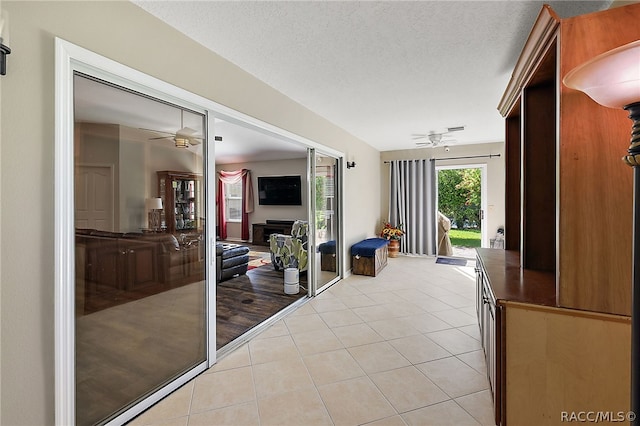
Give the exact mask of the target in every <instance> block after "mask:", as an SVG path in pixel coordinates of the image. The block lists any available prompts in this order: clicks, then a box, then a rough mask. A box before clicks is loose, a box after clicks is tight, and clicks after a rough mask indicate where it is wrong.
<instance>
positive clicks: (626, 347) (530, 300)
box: [476, 249, 631, 425]
mask: <svg viewBox="0 0 640 426" xmlns="http://www.w3.org/2000/svg"><path fill="white" fill-rule="evenodd" d="M477 251H478V257H477V268H476V274H477V275H476V284H477V301H476V303H477V305H476V306H477V311H478V323H479V324H480V336H481V342H482V346H483V349H484V353H485V359H486V362H487V377H488V379H489V383H490V385H491V392H492V396H493V401H494V414H495V422H496V425H541V424H560V423H561V413H562V412H576V413H577V412H581V411H589V410H590V408H588V407H611V408H606V409H603V410H605V411H607V412H609V411H610V412H614V413H618V412H624V413H626V412H627V411H628V409H629V401H630V396H629V390H630V381H629V380H630V379H629V365H630V354H631V341H630V332H631V326H630V318H629V317H626V316H619V315H610V314H602V313H597V312H588V311H580V310H575V309H567V308H560V307H558V306H557V304H558V303H557V298H556V285H555V274H553V273H551V272H545V271H536V270H532V269H523V268H522V267H521V265H520V254H519V252H516V251H511V250H497V249H477ZM597 410H599V409H598V408H595V409H593V411H597Z"/></svg>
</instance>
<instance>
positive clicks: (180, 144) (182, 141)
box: [173, 136, 189, 148]
mask: <svg viewBox="0 0 640 426" xmlns="http://www.w3.org/2000/svg"><path fill="white" fill-rule="evenodd" d="M173 141H174V142H175V143H176V148H189V139H187V138H184V137H182V136H176V137H175V138H173Z"/></svg>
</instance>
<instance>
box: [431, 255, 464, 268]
mask: <svg viewBox="0 0 640 426" xmlns="http://www.w3.org/2000/svg"><path fill="white" fill-rule="evenodd" d="M436 263H441V264H443V265H454V266H467V259H460V258H457V257H438V258H437V259H436Z"/></svg>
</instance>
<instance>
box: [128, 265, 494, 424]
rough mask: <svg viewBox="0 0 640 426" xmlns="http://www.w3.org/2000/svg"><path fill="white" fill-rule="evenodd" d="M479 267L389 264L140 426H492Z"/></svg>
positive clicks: (159, 407) (217, 369)
mask: <svg viewBox="0 0 640 426" xmlns="http://www.w3.org/2000/svg"><path fill="white" fill-rule="evenodd" d="M479 339H480V337H479V331H478V324H477V320H476V316H475V279H474V275H473V266H466V267H456V266H450V265H441V264H436V263H435V259H434V258H427V257H411V256H399V257H397V258H394V259H389V263H388V265H387V267H386V268H385V269H384V270H382V271H381V273H380V274H379V275H378V277H375V278H373V277H364V276H355V275H354V276H350V277H348V278H347V279H345V280H343V281H341V282H339V283H338V284H336V285H334V286H333V287H331V288H330V289H329V290H327V291H325V292H324V293H322V294H321V295H320V296H318V297H317V298H315V299H313V300H311V301H309V302H308V303H306V304H305V305H303V306H301V307H300V308H298V309H297V310H296V311H295V312H293V313H291V314H290V315H288V316H287V317H286V318H284V319H282V320H280V321H278V322H277V323H275V324H274V325H272V326H271V327H269V328H268V329H267V330H265V331H264V332H263V333H261V334H260V335H258V336H257V337H255V338H254V339H253V340H251V341H250V342H248V343H247V344H245V345H243V346H241V347H240V348H238V349H237V350H235V351H234V352H232V353H230V354H229V355H227V356H226V357H224V358H223V359H221V360H219V362H218V363H217V364H216V365H215V366H214V367H212V368H210V369H209V370H207V371H206V372H205V373H203V374H201V375H200V376H198V377H197V378H195V379H194V380H192V381H191V382H189V383H188V384H186V385H185V386H183V387H182V388H180V389H178V390H177V391H176V392H174V393H173V394H171V395H170V396H168V397H167V398H165V399H164V400H163V401H161V402H160V403H158V404H156V405H155V406H154V407H152V408H151V409H149V410H148V411H147V412H145V413H143V414H142V415H141V416H139V417H138V418H137V419H135V420H134V421H133V422H131V424H132V425H182V426H186V425H188V426H193V425H209V426H210V425H261V426H265V425H296V426H298V425H479V424H482V425H493V424H494V422H493V414H492V409H491V395H490V391H489V389H488V382H487V378H486V366H485V361H484V355H483V352H482V348H481V345H480V341H479Z"/></svg>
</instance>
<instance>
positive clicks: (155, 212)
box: [146, 198, 162, 231]
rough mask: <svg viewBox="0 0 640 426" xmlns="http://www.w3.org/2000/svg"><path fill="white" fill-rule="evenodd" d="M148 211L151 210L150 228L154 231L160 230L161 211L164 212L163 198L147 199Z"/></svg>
mask: <svg viewBox="0 0 640 426" xmlns="http://www.w3.org/2000/svg"><path fill="white" fill-rule="evenodd" d="M146 204H147V210H149V228H150V229H153V230H154V231H158V230H159V229H160V210H162V198H147V202H146Z"/></svg>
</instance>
